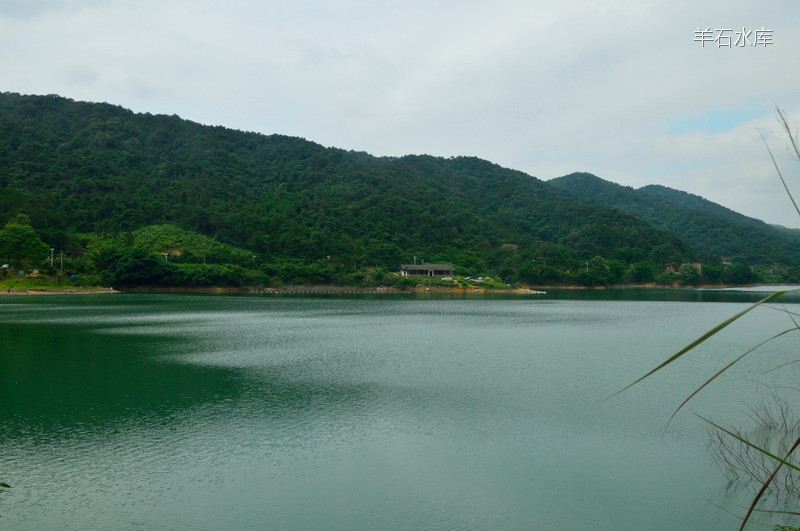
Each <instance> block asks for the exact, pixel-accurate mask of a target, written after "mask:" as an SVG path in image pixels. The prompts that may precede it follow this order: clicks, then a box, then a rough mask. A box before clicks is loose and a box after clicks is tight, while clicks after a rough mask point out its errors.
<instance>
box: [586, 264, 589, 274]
mask: <svg viewBox="0 0 800 531" xmlns="http://www.w3.org/2000/svg"><path fill="white" fill-rule="evenodd" d="M586 272H587V273H588V272H589V262H586Z"/></svg>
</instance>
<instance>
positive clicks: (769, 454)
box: [695, 413, 800, 472]
mask: <svg viewBox="0 0 800 531" xmlns="http://www.w3.org/2000/svg"><path fill="white" fill-rule="evenodd" d="M695 416H696V417H697V418H699V419H702V420H703V421H705V422H707V423H708V424H711V425H712V426H714V427H715V428H716V429H718V430H720V431H723V432H725V433H727V434H728V435H730V436H731V437H733V438H734V439H737V440H738V441H739V442H741V443H744V444H746V445H747V446H749V447H750V448H752V449H753V450H756V451H758V452H761V453H762V454H764V455H766V456H767V457H771V458H772V459H774V460H775V461H778V462H779V463H780V464H781V465H786V466H788V467H789V468H792V469H794V470H797V471H798V472H800V467H799V466H797V465H795V464H794V463H791V462H789V461H787V460H786V459H788V457H789V455H791V453H792V452H789V454H788V455H787V456H786V458H781V457H778V456H777V455H775V454H773V453H772V452H770V451H769V450H767V449H765V448H762V447H760V446H758V445H755V444H753V443H751V442H750V441H748V440H747V439H745V438H744V437H742V436H741V435H739V434H738V433H736V432H734V431H731V430H729V429H726V428H723V427H722V426H720V425H719V424H717V423H716V422H714V421H713V420H709V419H707V418H705V417H704V416H702V415H698V414H697V413H695Z"/></svg>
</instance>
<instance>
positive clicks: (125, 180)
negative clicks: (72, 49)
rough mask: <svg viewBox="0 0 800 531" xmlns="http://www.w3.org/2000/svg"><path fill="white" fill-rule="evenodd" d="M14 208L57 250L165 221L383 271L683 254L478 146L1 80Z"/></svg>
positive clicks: (0, 153)
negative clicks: (367, 143)
mask: <svg viewBox="0 0 800 531" xmlns="http://www.w3.org/2000/svg"><path fill="white" fill-rule="evenodd" d="M18 213H24V214H26V215H28V216H29V217H30V219H31V221H32V225H33V226H34V228H35V229H36V230H37V231H39V233H40V234H41V235H42V239H43V240H44V241H45V242H46V243H47V244H48V245H52V246H55V247H59V248H61V247H67V246H69V245H70V244H74V242H75V238H76V235H77V234H80V233H105V234H111V233H119V232H123V231H133V230H135V229H137V228H139V227H143V226H147V225H153V224H160V223H170V224H173V225H177V226H179V227H182V228H184V229H188V230H192V231H196V232H199V233H202V234H205V235H208V236H211V237H213V238H216V239H218V240H220V241H222V242H225V243H228V244H232V245H236V246H239V247H242V248H245V249H249V250H251V251H253V252H254V253H256V254H257V256H258V257H259V258H258V260H259V262H264V261H271V262H275V261H279V260H283V259H296V260H300V261H303V262H314V261H320V260H325V261H328V262H335V263H338V264H341V265H342V266H343V267H347V268H361V267H370V266H381V267H384V268H387V269H390V270H396V269H397V267H398V265H399V264H400V263H401V262H407V261H410V260H411V258H412V256H415V255H416V256H418V257H421V258H422V257H424V259H426V260H427V261H431V262H432V261H447V262H453V263H454V264H456V266H457V267H459V268H461V269H460V270H461V271H476V272H495V273H498V274H502V275H504V276H505V277H506V278H509V279H514V278H522V276H523V272H524V270H525V268H526V267H528V268H529V267H530V264H531V263H532V261H533V260H535V259H536V258H537V257H539V258H544V259H547V260H548V262H547V263H548V265H549V266H552V267H558V268H561V269H562V270H570V269H574V268H573V265H577V264H583V263H584V261H585V260H590V259H591V258H593V257H603V258H605V259H615V260H617V261H618V262H622V263H626V264H631V263H633V262H636V261H649V262H651V263H653V264H665V263H669V262H680V261H684V260H687V259H689V258H691V256H692V251H691V250H690V249H689V248H688V247H687V246H686V245H685V244H684V243H683V242H682V241H681V240H679V239H678V238H676V237H674V236H672V235H670V234H668V233H666V232H664V231H661V230H658V229H654V228H652V227H651V226H650V225H648V224H647V223H645V222H643V221H640V220H638V219H636V218H634V217H632V216H630V215H628V214H624V213H621V212H619V211H616V210H612V209H608V208H602V207H597V206H594V205H590V204H588V203H585V202H583V201H580V200H576V199H575V198H574V197H572V196H571V195H570V194H567V193H564V192H562V191H561V190H559V189H558V188H556V187H553V186H549V185H547V184H545V183H544V182H542V181H540V180H538V179H536V178H533V177H531V176H529V175H526V174H524V173H521V172H518V171H512V170H509V169H505V168H502V167H500V166H497V165H495V164H491V163H489V162H486V161H483V160H479V159H476V158H467V157H458V158H450V159H444V158H436V157H430V156H406V157H400V158H392V157H373V156H370V155H368V154H365V153H359V152H352V151H344V150H341V149H333V148H325V147H323V146H320V145H318V144H315V143H313V142H309V141H306V140H303V139H299V138H290V137H286V136H279V135H270V136H265V135H262V134H257V133H247V132H241V131H235V130H230V129H226V128H223V127H209V126H203V125H199V124H197V123H193V122H190V121H187V120H183V119H180V118H178V117H177V116H164V115H150V114H136V113H133V112H131V111H129V110H126V109H123V108H121V107H117V106H113V105H109V104H98V103H84V102H76V101H72V100H69V99H66V98H62V97H58V96H22V95H18V94H12V93H0V226H2V224H3V223H5V222H6V220H8V219H9V218H11V217H12V216H14V215H15V214H18ZM73 248H74V245H73ZM75 252H79V251H78V250H76V251H75Z"/></svg>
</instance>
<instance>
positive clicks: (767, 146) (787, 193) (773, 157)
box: [759, 131, 800, 215]
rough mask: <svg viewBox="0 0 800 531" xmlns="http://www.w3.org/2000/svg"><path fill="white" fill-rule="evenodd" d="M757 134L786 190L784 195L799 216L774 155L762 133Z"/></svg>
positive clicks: (798, 210)
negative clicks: (759, 135)
mask: <svg viewBox="0 0 800 531" xmlns="http://www.w3.org/2000/svg"><path fill="white" fill-rule="evenodd" d="M759 134H761V141H762V142H764V146H765V147H766V148H767V153H769V158H770V159H771V160H772V165H773V166H775V171H776V172H777V173H778V177H780V179H781V184H782V185H783V189H784V190H786V195H788V196H789V200H790V201H791V202H792V205H793V206H794V209H795V210H796V211H797V214H798V215H800V208H798V206H797V201H795V200H794V196H793V195H792V192H790V191H789V186H787V184H786V179H784V178H783V172H781V168H780V166H778V162H777V161H776V160H775V155H774V154H773V153H772V149H770V147H769V144H768V143H767V139H766V138H764V133H762V132H761V131H759ZM792 142H794V139H792Z"/></svg>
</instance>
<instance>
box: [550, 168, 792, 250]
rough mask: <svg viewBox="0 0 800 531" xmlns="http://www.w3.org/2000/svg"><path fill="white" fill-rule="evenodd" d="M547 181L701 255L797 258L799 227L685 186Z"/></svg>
mask: <svg viewBox="0 0 800 531" xmlns="http://www.w3.org/2000/svg"><path fill="white" fill-rule="evenodd" d="M547 183H548V184H550V185H551V186H553V187H555V188H558V189H559V190H563V191H565V192H567V193H569V194H572V196H573V197H575V198H576V199H579V200H581V201H585V202H587V203H591V204H594V205H597V206H604V207H608V208H613V209H616V210H619V211H621V212H625V213H627V214H630V215H632V216H634V217H636V218H638V219H640V220H642V221H646V222H648V223H650V224H651V225H653V226H654V227H657V228H660V229H662V230H665V231H668V232H670V233H672V234H675V235H676V236H678V237H680V238H681V239H683V240H684V241H686V242H687V243H688V244H689V245H691V246H692V248H694V249H695V250H696V251H697V252H698V253H699V254H700V255H701V256H705V257H709V256H719V257H728V258H730V259H732V260H734V261H743V262H747V263H751V264H768V263H771V262H781V263H784V264H797V263H798V261H799V260H800V231H793V230H792V229H787V228H785V227H776V226H773V225H769V224H767V223H765V222H763V221H761V220H758V219H754V218H751V217H748V216H745V215H743V214H739V213H738V212H734V211H733V210H731V209H729V208H726V207H724V206H722V205H719V204H717V203H714V202H712V201H709V200H707V199H704V198H702V197H700V196H697V195H694V194H690V193H688V192H683V191H680V190H675V189H672V188H668V187H666V186H661V185H648V186H643V187H641V188H637V189H634V188H631V187H628V186H623V185H620V184H616V183H613V182H610V181H607V180H604V179H601V178H600V177H597V176H596V175H592V174H590V173H573V174H570V175H565V176H563V177H558V178H555V179H552V180H550V181H547Z"/></svg>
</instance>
